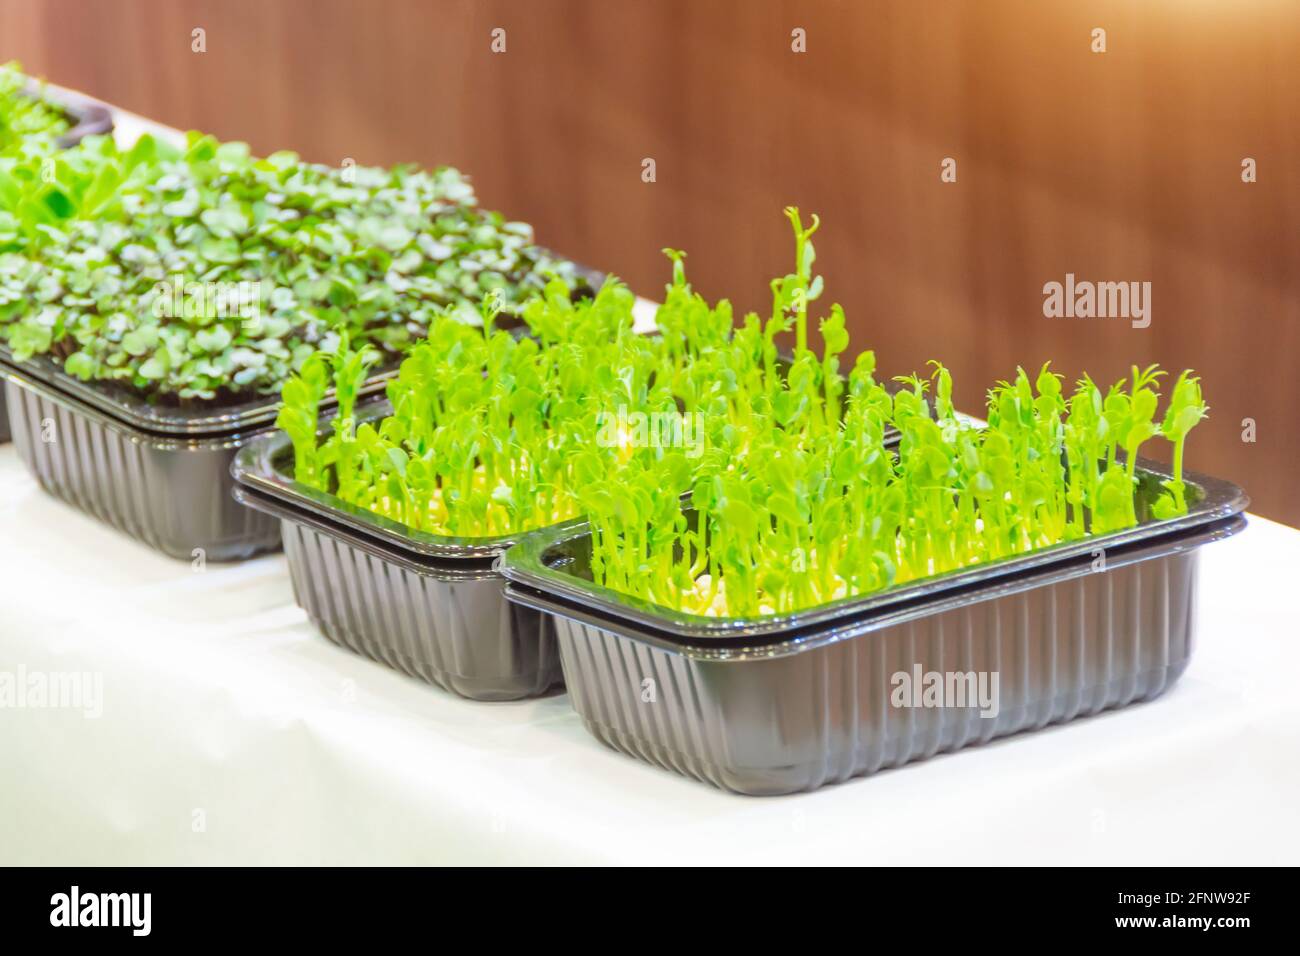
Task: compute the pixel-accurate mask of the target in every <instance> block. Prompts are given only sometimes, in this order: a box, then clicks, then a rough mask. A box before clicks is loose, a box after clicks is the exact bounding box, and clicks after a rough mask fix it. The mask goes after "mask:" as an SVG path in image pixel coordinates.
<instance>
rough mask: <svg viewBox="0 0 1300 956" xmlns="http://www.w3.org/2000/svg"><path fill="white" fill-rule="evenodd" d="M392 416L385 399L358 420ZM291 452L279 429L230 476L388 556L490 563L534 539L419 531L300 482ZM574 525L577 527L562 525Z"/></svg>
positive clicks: (238, 458) (255, 445)
mask: <svg viewBox="0 0 1300 956" xmlns="http://www.w3.org/2000/svg"><path fill="white" fill-rule="evenodd" d="M390 411H391V406H390V405H389V403H388V400H387V399H381V400H377V401H371V402H370V403H368V404H366V405H365V406H363V407H359V408H358V409H357V412H356V415H355V418H356V420H357V422H358V423H360V422H370V421H374V420H376V419H378V418H381V417H383V416H384V415H387V414H388V413H389V412H390ZM326 420H327V418H326V416H322V419H321V424H322V426H323V425H324V424H325V422H326ZM290 450H291V442H290V439H289V436H288V435H286V434H285V433H284V432H282V431H280V430H278V429H277V430H276V431H274V432H271V433H269V434H266V435H261V436H258V437H257V438H255V439H254V440H253V441H251V442H249V443H248V444H247V445H245V446H244V447H243V448H241V449H240V450H239V452H238V454H236V455H235V460H234V461H233V462H232V463H231V466H230V473H231V475H233V476H234V479H235V482H236V483H237V484H238V485H240V486H242V487H244V488H248V489H251V490H253V491H255V492H257V493H258V496H259V500H261V499H262V498H266V499H270V500H271V501H274V502H279V503H280V504H282V505H286V506H288V507H290V508H292V509H294V510H295V511H296V512H299V513H306V514H307V515H311V516H314V517H315V518H317V519H320V520H324V521H326V522H328V523H329V524H330V525H331V526H336V527H343V528H346V529H348V531H350V532H351V533H352V535H353V536H359V537H361V538H366V539H369V540H371V541H375V542H378V543H380V544H381V545H382V546H383V547H384V548H385V549H386V550H387V551H391V552H394V553H396V554H401V555H406V556H408V557H410V558H412V559H415V560H419V561H425V562H428V561H429V560H434V561H437V560H448V559H450V560H459V561H465V560H473V561H483V560H485V559H489V560H490V559H492V558H495V557H497V556H498V555H500V554H501V553H502V552H504V551H505V550H506V549H507V548H509V547H510V546H511V545H513V544H514V543H515V542H516V541H518V540H520V538H522V537H523V536H524V535H525V534H529V533H532V532H516V533H514V534H503V535H494V536H490V537H477V538H470V537H459V536H456V535H441V534H434V533H432V532H429V531H416V530H414V529H412V528H410V527H408V526H407V525H404V524H402V523H401V522H399V521H394V520H393V519H391V518H386V517H384V516H383V515H379V514H375V512H373V511H370V510H368V509H366V508H362V507H360V506H358V505H354V504H352V503H351V502H347V501H344V500H343V499H341V498H339V497H338V496H337V495H334V494H331V493H330V492H328V491H322V490H320V489H319V488H312V487H311V486H309V485H305V484H303V483H302V482H300V481H297V480H296V479H295V478H294V477H293V475H292V474H291V473H290V472H289V471H288V470H286V468H285V459H286V457H287V455H288V453H289V451H290ZM573 520H581V519H573ZM571 523H572V521H569V522H564V523H563V524H571ZM561 526H562V525H561Z"/></svg>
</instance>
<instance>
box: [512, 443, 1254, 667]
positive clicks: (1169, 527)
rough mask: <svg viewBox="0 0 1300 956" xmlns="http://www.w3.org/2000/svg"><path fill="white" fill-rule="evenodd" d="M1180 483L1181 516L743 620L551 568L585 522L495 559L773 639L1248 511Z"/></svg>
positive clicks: (558, 590) (1150, 467)
mask: <svg viewBox="0 0 1300 956" xmlns="http://www.w3.org/2000/svg"><path fill="white" fill-rule="evenodd" d="M1137 470H1138V472H1139V474H1141V475H1143V476H1146V477H1149V478H1155V479H1160V478H1168V477H1170V473H1169V470H1168V469H1166V468H1165V467H1164V466H1163V465H1160V464H1159V463H1157V462H1154V461H1152V460H1150V459H1146V458H1141V457H1139V458H1138V469H1137ZM1183 480H1184V482H1185V483H1186V484H1187V485H1188V486H1189V488H1191V489H1192V490H1193V493H1194V495H1195V497H1196V501H1195V503H1194V504H1193V505H1192V506H1191V507H1189V508H1188V512H1187V514H1185V515H1180V516H1178V517H1176V518H1167V519H1164V520H1152V521H1146V522H1142V523H1140V524H1138V525H1135V526H1134V527H1132V528H1125V529H1123V530H1121V531H1113V532H1108V533H1106V534H1098V535H1089V536H1087V537H1085V538H1081V539H1079V540H1077V541H1068V542H1062V543H1060V544H1056V545H1052V546H1050V547H1047V548H1041V549H1039V550H1036V551H1032V552H1029V553H1027V554H1021V555H1013V556H1011V557H1007V558H1002V559H1000V560H997V561H990V562H987V563H984V564H977V565H972V566H970V567H968V568H960V569H957V570H953V571H948V572H945V573H943V574H939V575H933V576H930V577H925V578H918V579H916V580H914V581H908V582H906V583H905V584H900V585H895V586H893V587H890V588H887V589H885V590H883V591H874V592H872V593H870V594H866V595H859V596H855V597H845V598H840V599H838V600H835V601H830V602H827V603H825V604H819V605H816V606H814V607H811V608H805V609H803V610H800V611H794V612H789V613H783V614H770V615H762V616H748V617H708V616H705V615H700V614H689V613H686V612H683V611H678V610H675V609H673V608H668V607H664V606H663V605H660V604H655V603H653V602H650V601H646V600H643V599H641V598H638V597H634V596H632V595H627V594H623V593H621V592H618V591H615V590H613V589H611V588H607V587H604V586H602V585H599V584H596V583H595V582H593V581H590V580H587V579H586V578H582V577H578V576H577V575H574V574H568V573H565V572H564V571H561V570H559V569H558V568H557V567H556V565H557V564H558V562H559V559H560V558H561V557H562V555H561V552H562V551H563V549H564V548H565V546H566V545H569V544H571V543H573V542H575V541H577V540H580V539H582V538H585V537H588V536H589V534H590V529H589V527H588V525H587V522H586V521H585V520H584V519H575V520H574V521H570V522H566V523H564V524H561V525H555V526H553V527H550V528H543V529H539V530H537V531H534V532H531V533H530V534H528V535H525V536H523V537H522V538H521V539H520V541H519V542H518V543H517V544H515V545H514V546H513V547H511V548H510V549H509V550H508V551H506V552H505V553H504V554H503V555H502V556H501V557H500V558H499V559H498V561H497V568H498V570H500V571H501V573H502V574H503V575H504V576H505V577H506V578H507V579H508V580H509V581H511V582H512V583H514V584H518V585H522V586H523V587H525V588H527V589H530V590H532V591H536V592H542V593H545V594H550V595H555V596H557V597H559V598H561V599H562V600H565V601H570V602H576V603H577V604H579V605H581V606H582V607H585V608H588V609H593V610H596V611H598V612H599V613H601V614H602V615H606V616H608V617H609V618H611V619H618V620H621V621H630V622H634V623H636V624H638V625H641V626H643V627H646V628H650V629H652V630H655V631H661V632H666V633H668V634H671V635H673V636H674V637H676V638H677V639H678V640H681V639H700V640H706V641H708V640H717V639H725V638H737V637H740V638H754V637H762V636H771V635H774V634H778V633H782V632H788V631H791V630H793V629H796V628H804V627H807V626H810V625H815V624H823V623H826V622H830V621H834V620H838V619H841V618H848V617H858V616H861V615H864V614H868V613H874V612H879V611H881V610H883V609H885V608H892V607H897V606H900V605H904V604H906V603H908V602H912V601H918V600H923V599H929V598H934V597H936V596H938V595H940V594H943V593H945V592H949V591H953V590H956V589H960V588H964V587H969V586H972V585H978V584H981V583H994V584H995V583H998V582H1001V583H1006V582H1007V581H1010V580H1013V579H1015V578H1016V577H1018V576H1023V575H1024V574H1026V573H1028V572H1033V571H1038V570H1040V569H1047V568H1053V567H1060V566H1065V565H1068V564H1070V563H1071V562H1074V561H1078V560H1079V559H1080V558H1083V559H1087V561H1086V563H1087V564H1090V563H1091V560H1092V558H1093V557H1094V556H1095V554H1096V553H1097V552H1098V551H1102V552H1103V553H1105V554H1106V560H1107V563H1109V562H1110V557H1111V555H1110V552H1111V551H1112V549H1115V548H1118V547H1124V546H1129V545H1133V544H1140V543H1142V542H1147V541H1152V540H1154V539H1157V538H1160V537H1163V536H1166V535H1169V534H1170V533H1171V532H1180V531H1187V530H1190V529H1194V528H1197V527H1200V526H1204V525H1207V524H1210V523H1212V522H1216V521H1221V520H1222V519H1225V518H1231V517H1233V516H1234V515H1238V514H1240V513H1241V512H1243V511H1245V510H1246V508H1247V506H1248V505H1249V504H1250V499H1249V498H1248V497H1247V496H1246V493H1245V492H1244V491H1243V490H1242V489H1241V488H1239V487H1238V486H1237V485H1234V484H1232V483H1231V482H1228V481H1223V480H1221V479H1218V478H1212V477H1210V476H1208V475H1203V474H1200V473H1198V472H1190V471H1186V470H1185V471H1184V473H1183Z"/></svg>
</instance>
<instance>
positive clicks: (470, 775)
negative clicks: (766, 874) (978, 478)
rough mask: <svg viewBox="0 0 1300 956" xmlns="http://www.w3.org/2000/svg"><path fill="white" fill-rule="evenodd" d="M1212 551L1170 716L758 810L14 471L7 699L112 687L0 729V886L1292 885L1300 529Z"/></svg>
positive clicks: (1, 605)
mask: <svg viewBox="0 0 1300 956" xmlns="http://www.w3.org/2000/svg"><path fill="white" fill-rule="evenodd" d="M1203 554H1204V561H1203V567H1202V584H1201V590H1200V596H1199V599H1200V613H1201V616H1200V635H1199V638H1198V646H1197V648H1196V651H1195V654H1194V656H1193V659H1192V663H1191V666H1190V667H1189V669H1188V671H1187V673H1186V674H1185V675H1184V676H1183V678H1182V680H1181V681H1180V682H1179V683H1178V684H1176V685H1175V686H1174V687H1173V688H1172V689H1171V690H1170V691H1169V692H1168V693H1167V694H1165V696H1163V697H1161V698H1159V699H1158V700H1156V701H1154V702H1151V703H1148V704H1143V705H1138V706H1136V707H1131V708H1128V709H1125V710H1120V711H1115V712H1112V713H1108V714H1105V715H1102V716H1099V717H1095V718H1091V719H1086V720H1081V721H1076V722H1074V723H1071V724H1068V725H1064V726H1061V727H1056V728H1050V729H1048V730H1045V731H1041V732H1038V733H1034V734H1026V735H1021V736H1019V737H1015V738H1011V739H1008V740H1003V741H1000V742H996V743H994V744H991V745H988V746H985V747H979V748H973V749H969V750H964V751H961V752H959V753H957V754H953V755H948V756H942V757H938V758H935V759H932V760H929V761H926V762H923V763H918V764H912V765H910V766H907V767H904V768H902V769H899V770H892V771H888V772H885V773H881V774H879V775H877V776H874V777H870V778H866V779H859V780H855V781H852V782H850V783H847V784H843V785H840V786H836V787H830V788H826V789H823V790H820V791H817V792H815V793H811V794H802V795H797V796H791V797H777V798H762V799H759V798H749V797H739V796H734V795H730V794H726V793H723V792H721V791H718V790H714V789H712V788H710V787H708V786H705V785H702V784H699V783H695V782H692V781H689V780H686V779H684V778H681V777H678V776H675V775H673V774H670V773H668V772H665V771H662V770H658V769H655V768H653V767H650V766H647V765H644V764H641V763H639V762H637V761H635V760H633V759H631V758H629V757H626V756H623V755H621V754H617V753H615V752H613V751H611V750H608V749H607V748H605V747H604V746H603V745H601V744H599V743H598V742H596V741H595V740H594V739H593V738H591V737H589V736H588V735H587V733H586V732H585V731H584V729H583V727H582V724H581V722H580V721H579V719H578V717H577V716H576V715H575V714H574V713H573V711H572V710H571V708H570V707H569V703H568V699H567V697H566V696H564V695H563V694H557V695H554V696H551V697H548V698H544V699H541V700H534V701H526V702H518V703H507V704H482V703H473V702H469V701H464V700H460V699H458V698H456V697H453V696H451V695H450V694H447V693H445V692H442V691H439V690H437V689H435V688H433V687H430V686H428V685H425V684H423V683H421V682H419V681H416V680H413V679H411V678H408V677H405V676H402V675H400V674H398V673H396V672H394V671H391V670H389V669H387V668H385V667H383V666H381V665H379V664H375V663H373V662H371V661H368V660H365V659H363V658H360V657H357V656H355V655H353V654H351V653H350V652H348V651H346V650H343V649H341V648H339V647H336V646H335V645H333V644H331V643H330V642H328V641H326V640H325V639H324V638H323V637H321V636H320V635H318V634H317V633H316V632H315V630H314V629H313V627H312V625H311V624H310V623H309V622H308V621H307V619H306V616H305V615H304V613H303V612H302V611H301V610H300V609H299V608H298V607H297V606H296V605H295V604H294V599H293V592H292V588H291V585H290V581H289V576H288V572H287V570H286V567H285V562H284V558H283V557H282V556H280V555H274V556H269V557H264V558H260V559H257V560H254V561H249V562H246V563H244V564H239V565H225V566H220V565H208V566H207V567H206V568H205V569H203V570H195V569H193V568H192V567H191V565H190V564H189V563H186V562H179V561H175V560H173V559H170V558H166V557H163V556H161V555H159V554H156V553H154V552H152V551H151V550H149V549H148V548H146V547H144V546H143V545H140V544H137V543H135V542H134V541H132V540H131V539H129V538H127V537H125V536H124V535H121V534H119V533H118V532H116V531H113V530H112V529H110V528H108V527H106V526H104V525H101V524H99V523H98V522H96V521H94V520H93V519H91V518H89V517H87V516H85V515H83V514H82V513H81V512H79V511H77V510H75V509H74V508H71V507H69V506H67V505H64V504H62V503H61V502H59V501H56V500H55V499H53V498H51V497H50V496H48V495H46V494H45V493H44V492H42V491H41V490H40V489H39V488H38V487H37V485H36V483H35V481H34V480H33V479H32V478H31V477H30V476H29V475H28V473H27V472H26V471H25V469H24V468H23V466H22V464H21V463H20V462H19V461H18V459H17V456H16V454H15V452H14V449H13V447H12V446H0V680H3V678H4V675H5V674H9V675H11V677H10V680H11V681H13V680H15V679H16V678H17V677H18V676H20V675H23V676H28V677H30V676H31V675H33V674H37V675H46V676H51V675H60V674H71V673H74V672H77V673H88V674H89V675H91V677H90V679H89V680H88V682H87V683H86V686H87V687H88V688H92V689H93V688H94V687H95V686H96V681H100V682H102V685H101V686H102V695H101V696H100V697H99V698H98V699H97V700H95V699H91V700H85V699H83V700H82V701H81V705H82V706H80V707H63V708H50V707H34V706H24V707H18V706H14V705H13V702H12V701H11V702H10V703H9V705H7V706H5V707H4V708H3V709H0V765H2V766H4V767H5V768H6V770H7V773H6V775H5V777H6V779H5V784H4V786H2V787H0V864H17V863H44V864H70V865H75V864H168V863H308V864H311V863H362V862H369V863H416V862H423V863H432V862H442V863H450V862H464V863H495V862H520V863H522V862H533V863H579V862H609V863H669V864H690V863H777V862H808V863H813V862H819V863H830V862H853V863H875V864H907V863H1116V864H1126V863H1143V864H1193V863H1195V864H1229V863H1236V864H1251V863H1295V862H1297V860H1300V826H1298V825H1297V823H1296V822H1295V808H1296V807H1297V806H1298V805H1300V694H1297V692H1296V680H1297V675H1300V643H1298V642H1297V637H1298V636H1300V626H1298V625H1297V615H1296V603H1295V601H1296V599H1295V594H1296V588H1297V582H1300V531H1297V530H1295V529H1292V528H1288V527H1285V526H1283V525H1279V524H1275V523H1273V522H1269V521H1265V520H1262V519H1257V518H1255V519H1252V521H1251V525H1250V527H1249V528H1248V529H1247V530H1246V531H1245V532H1243V533H1242V534H1240V535H1238V536H1237V537H1235V538H1232V539H1230V540H1228V541H1224V542H1221V543H1217V544H1214V545H1211V546H1209V547H1207V548H1206V549H1205V551H1204V553H1203ZM91 696H92V697H93V696H94V695H93V694H92V695H91ZM96 711H99V713H96Z"/></svg>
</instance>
